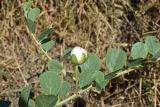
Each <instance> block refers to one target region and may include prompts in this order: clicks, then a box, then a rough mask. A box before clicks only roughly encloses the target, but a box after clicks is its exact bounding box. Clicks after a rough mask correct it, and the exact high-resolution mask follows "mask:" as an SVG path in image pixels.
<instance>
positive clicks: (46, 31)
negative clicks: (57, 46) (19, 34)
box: [38, 28, 53, 42]
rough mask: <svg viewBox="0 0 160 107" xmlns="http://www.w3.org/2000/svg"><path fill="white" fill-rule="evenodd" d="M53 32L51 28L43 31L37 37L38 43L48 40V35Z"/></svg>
mask: <svg viewBox="0 0 160 107" xmlns="http://www.w3.org/2000/svg"><path fill="white" fill-rule="evenodd" d="M52 32H53V28H48V29H45V30H44V31H43V32H42V33H41V34H40V35H39V37H38V39H39V41H40V42H41V41H42V40H44V39H46V38H48V35H49V34H51V33H52Z"/></svg>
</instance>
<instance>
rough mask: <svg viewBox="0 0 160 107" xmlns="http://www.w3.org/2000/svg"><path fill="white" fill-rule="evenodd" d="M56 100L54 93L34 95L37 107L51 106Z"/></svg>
mask: <svg viewBox="0 0 160 107" xmlns="http://www.w3.org/2000/svg"><path fill="white" fill-rule="evenodd" d="M57 100H58V99H57V97H56V96H54V95H39V96H38V97H36V99H35V102H36V105H37V106H38V107H53V106H54V105H55V104H56V102H57Z"/></svg>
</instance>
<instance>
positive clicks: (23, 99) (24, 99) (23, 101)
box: [19, 86, 32, 107]
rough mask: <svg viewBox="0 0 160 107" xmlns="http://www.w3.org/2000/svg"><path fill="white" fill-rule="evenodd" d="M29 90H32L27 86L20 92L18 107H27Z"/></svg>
mask: <svg viewBox="0 0 160 107" xmlns="http://www.w3.org/2000/svg"><path fill="white" fill-rule="evenodd" d="M31 89H32V87H31V86H27V87H24V88H23V90H22V91H21V95H20V98H19V107H27V106H28V100H29V95H30V92H31Z"/></svg>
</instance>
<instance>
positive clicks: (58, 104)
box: [54, 86, 92, 107]
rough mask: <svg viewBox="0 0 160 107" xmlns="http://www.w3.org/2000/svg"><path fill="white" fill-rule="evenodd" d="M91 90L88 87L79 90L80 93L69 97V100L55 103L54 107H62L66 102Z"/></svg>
mask: <svg viewBox="0 0 160 107" xmlns="http://www.w3.org/2000/svg"><path fill="white" fill-rule="evenodd" d="M91 88H92V86H89V87H87V88H86V89H84V90H80V91H79V92H78V94H73V95H72V96H70V97H69V98H67V99H65V100H63V101H61V102H59V103H57V104H56V105H55V106H54V107H59V106H62V105H63V104H65V103H67V102H68V101H70V100H73V99H75V98H77V97H79V96H80V95H81V94H83V93H84V92H86V91H89V90H90V89H91Z"/></svg>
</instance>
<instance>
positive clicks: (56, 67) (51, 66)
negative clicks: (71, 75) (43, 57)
mask: <svg viewBox="0 0 160 107" xmlns="http://www.w3.org/2000/svg"><path fill="white" fill-rule="evenodd" d="M62 69H63V68H62V65H61V63H60V62H59V61H58V60H51V61H49V62H48V70H49V71H53V72H55V73H59V74H60V73H61V72H62Z"/></svg>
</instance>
